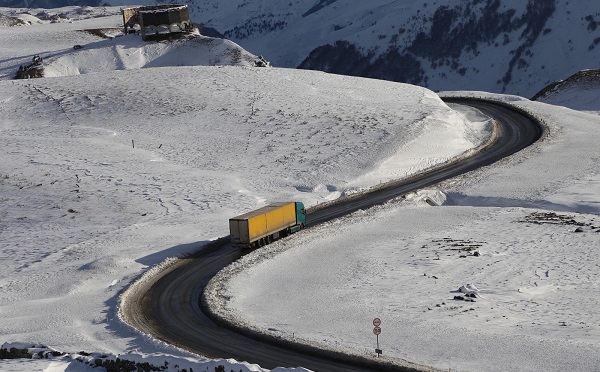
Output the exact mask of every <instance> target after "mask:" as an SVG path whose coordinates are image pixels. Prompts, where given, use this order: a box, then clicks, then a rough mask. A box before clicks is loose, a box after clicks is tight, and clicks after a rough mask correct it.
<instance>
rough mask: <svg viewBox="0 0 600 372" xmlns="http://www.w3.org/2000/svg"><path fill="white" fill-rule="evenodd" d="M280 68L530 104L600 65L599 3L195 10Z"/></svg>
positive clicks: (304, 0) (245, 4)
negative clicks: (503, 96)
mask: <svg viewBox="0 0 600 372" xmlns="http://www.w3.org/2000/svg"><path fill="white" fill-rule="evenodd" d="M190 7H191V9H192V14H193V17H194V19H195V21H196V22H198V23H206V24H208V25H210V26H213V27H215V28H216V29H218V30H219V31H221V32H222V33H224V34H225V36H226V37H228V38H231V39H232V40H234V41H236V42H238V43H239V44H240V45H242V46H243V47H244V48H246V49H247V50H249V51H251V52H253V53H255V54H263V55H265V56H267V57H268V58H269V59H270V60H271V61H272V62H273V63H274V65H277V66H283V67H298V66H300V67H301V68H311V69H318V70H323V71H329V72H335V73H342V74H349V75H359V76H369V77H374V78H383V79H387V80H395V81H404V82H409V83H413V84H417V85H423V86H426V87H428V88H430V89H434V90H449V89H470V90H483V91H490V92H505V93H511V94H519V95H522V96H526V97H530V96H532V95H533V94H534V93H536V92H537V91H539V90H540V89H541V88H542V87H544V86H545V85H547V84H548V83H550V82H552V81H555V80H556V79H557V78H558V77H566V76H569V75H571V74H574V73H575V72H577V71H579V70H582V69H586V68H597V67H598V63H599V61H600V46H599V45H598V43H599V42H600V38H599V37H598V22H600V3H599V2H598V1H595V0H581V1H567V2H564V1H557V0H527V1H523V0H496V1H464V2H457V1H452V0H441V1H435V2H431V1H424V0H411V1H392V2H390V1H384V0H373V1H362V2H357V1H351V0H327V1H326V0H320V1H316V0H296V1H294V2H278V1H259V2H257V1H246V0H232V1H227V2H223V1H219V0H208V1H204V2H202V3H196V2H190Z"/></svg>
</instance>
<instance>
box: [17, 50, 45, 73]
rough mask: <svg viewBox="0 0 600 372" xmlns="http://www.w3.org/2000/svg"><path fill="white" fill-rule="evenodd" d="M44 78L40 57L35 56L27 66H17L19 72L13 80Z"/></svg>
mask: <svg viewBox="0 0 600 372" xmlns="http://www.w3.org/2000/svg"><path fill="white" fill-rule="evenodd" d="M41 77H44V66H43V65H42V57H40V56H38V55H35V56H33V59H32V60H31V63H30V64H28V65H25V66H23V65H21V66H19V70H18V71H17V74H16V75H15V79H32V78H41Z"/></svg>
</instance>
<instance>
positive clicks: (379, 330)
mask: <svg viewBox="0 0 600 372" xmlns="http://www.w3.org/2000/svg"><path fill="white" fill-rule="evenodd" d="M373 333H375V334H376V335H380V334H381V328H380V327H375V328H373Z"/></svg>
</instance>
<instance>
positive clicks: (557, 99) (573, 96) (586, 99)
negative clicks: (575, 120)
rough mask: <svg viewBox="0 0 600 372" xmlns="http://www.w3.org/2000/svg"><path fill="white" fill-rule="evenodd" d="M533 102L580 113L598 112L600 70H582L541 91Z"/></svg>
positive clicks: (599, 107) (599, 106) (599, 110)
mask: <svg viewBox="0 0 600 372" xmlns="http://www.w3.org/2000/svg"><path fill="white" fill-rule="evenodd" d="M533 99H534V100H536V101H540V102H545V103H550V104H552V105H559V106H565V107H569V108H572V109H574V110H580V111H593V112H600V70H584V71H580V72H578V73H576V74H575V75H573V76H571V77H569V78H568V79H566V80H561V81H557V82H555V83H552V84H550V85H548V86H547V87H546V88H544V89H542V90H541V91H540V92H539V93H538V94H536V95H535V96H534V97H533Z"/></svg>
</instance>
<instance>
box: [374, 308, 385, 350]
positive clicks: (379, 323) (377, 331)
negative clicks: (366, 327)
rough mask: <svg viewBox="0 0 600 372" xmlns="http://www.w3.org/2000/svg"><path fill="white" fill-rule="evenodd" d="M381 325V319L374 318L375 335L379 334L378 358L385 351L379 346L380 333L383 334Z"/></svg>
mask: <svg viewBox="0 0 600 372" xmlns="http://www.w3.org/2000/svg"><path fill="white" fill-rule="evenodd" d="M380 325H381V319H379V318H375V319H373V326H375V328H373V333H374V334H375V336H377V348H376V349H375V352H376V353H377V358H379V355H380V354H382V353H383V351H382V350H381V349H380V348H379V335H380V334H381V327H379V326H380Z"/></svg>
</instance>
